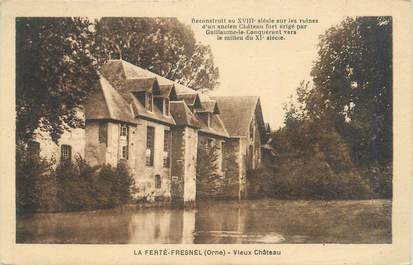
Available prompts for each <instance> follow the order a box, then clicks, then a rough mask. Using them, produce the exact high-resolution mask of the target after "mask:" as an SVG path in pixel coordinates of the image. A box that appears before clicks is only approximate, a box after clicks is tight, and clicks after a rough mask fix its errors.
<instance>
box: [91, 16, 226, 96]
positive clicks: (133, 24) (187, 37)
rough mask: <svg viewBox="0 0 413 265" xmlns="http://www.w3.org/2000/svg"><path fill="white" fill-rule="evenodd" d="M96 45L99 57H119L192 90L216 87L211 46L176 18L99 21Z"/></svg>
mask: <svg viewBox="0 0 413 265" xmlns="http://www.w3.org/2000/svg"><path fill="white" fill-rule="evenodd" d="M96 45H97V50H99V52H100V53H101V56H98V57H99V58H111V59H119V58H122V59H124V60H126V61H128V62H130V63H132V64H136V65H138V66H140V67H142V68H145V69H148V70H150V71H152V72H154V73H157V74H159V75H161V76H163V77H166V78H168V79H171V80H174V81H177V82H178V83H181V84H183V85H186V86H189V87H191V88H193V89H201V88H207V89H213V88H214V87H215V86H216V85H217V84H218V82H217V79H218V76H219V74H218V68H217V67H215V65H214V61H213V56H212V53H211V49H210V47H209V46H206V45H202V44H200V43H197V42H196V40H195V37H194V33H193V31H192V30H191V28H190V27H189V26H186V25H184V24H182V23H181V22H179V21H178V20H177V19H176V18H108V17H105V18H102V19H100V20H99V21H98V22H97V24H96Z"/></svg>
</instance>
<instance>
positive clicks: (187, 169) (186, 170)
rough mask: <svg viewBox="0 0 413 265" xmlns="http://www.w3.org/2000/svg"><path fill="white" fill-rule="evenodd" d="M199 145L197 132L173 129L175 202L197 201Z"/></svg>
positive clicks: (172, 193)
mask: <svg viewBox="0 0 413 265" xmlns="http://www.w3.org/2000/svg"><path fill="white" fill-rule="evenodd" d="M197 145H198V134H197V130H195V129H192V128H189V127H176V128H173V129H172V167H171V171H172V173H171V174H172V179H171V196H172V199H173V200H175V201H178V202H180V201H182V202H184V203H190V202H193V201H195V198H196V158H197Z"/></svg>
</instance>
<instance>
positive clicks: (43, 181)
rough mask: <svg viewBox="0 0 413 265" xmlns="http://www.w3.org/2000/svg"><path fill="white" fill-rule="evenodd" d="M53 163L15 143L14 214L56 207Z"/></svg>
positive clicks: (54, 208)
mask: <svg viewBox="0 0 413 265" xmlns="http://www.w3.org/2000/svg"><path fill="white" fill-rule="evenodd" d="M53 164H54V163H53V161H47V160H46V159H44V158H41V157H40V156H38V155H34V154H32V153H30V152H29V151H28V150H27V148H26V146H25V145H23V144H17V145H16V214H18V215H20V214H25V213H31V212H34V211H45V210H57V209H58V204H57V196H56V195H57V187H56V179H55V174H54V171H53Z"/></svg>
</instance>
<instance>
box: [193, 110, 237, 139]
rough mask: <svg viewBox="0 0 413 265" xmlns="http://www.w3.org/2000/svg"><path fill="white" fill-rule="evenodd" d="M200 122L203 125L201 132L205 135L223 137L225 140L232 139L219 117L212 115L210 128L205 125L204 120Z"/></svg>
mask: <svg viewBox="0 0 413 265" xmlns="http://www.w3.org/2000/svg"><path fill="white" fill-rule="evenodd" d="M199 122H200V123H201V124H202V127H201V130H200V131H201V132H203V133H206V134H212V135H216V136H221V137H225V138H228V137H230V135H229V134H228V132H227V130H226V129H225V126H224V123H223V122H222V120H221V118H220V117H219V115H211V126H210V127H208V125H207V124H205V123H204V122H203V121H202V120H199Z"/></svg>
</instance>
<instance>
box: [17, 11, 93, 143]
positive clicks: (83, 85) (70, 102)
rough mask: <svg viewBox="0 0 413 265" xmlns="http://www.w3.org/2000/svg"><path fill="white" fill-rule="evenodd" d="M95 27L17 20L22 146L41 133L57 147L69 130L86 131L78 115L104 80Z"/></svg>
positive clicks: (80, 20) (58, 20) (50, 20)
mask: <svg viewBox="0 0 413 265" xmlns="http://www.w3.org/2000/svg"><path fill="white" fill-rule="evenodd" d="M90 25H91V24H90V22H89V21H88V20H86V19H83V18H17V19H16V95H17V96H16V115H17V117H16V132H17V140H18V141H23V142H27V141H28V140H29V139H31V138H32V136H33V132H34V131H35V130H36V129H37V128H40V129H41V130H42V131H45V132H47V133H49V134H50V136H51V137H52V139H53V140H54V141H55V142H57V141H58V139H59V138H60V135H61V134H62V133H63V131H64V130H65V129H69V128H76V127H82V126H83V125H84V123H83V120H82V119H81V117H79V115H78V113H77V111H78V109H79V108H81V106H82V104H83V103H84V102H85V100H86V98H87V96H88V95H89V94H90V93H91V92H92V91H93V90H94V85H95V84H96V80H97V79H98V75H97V72H96V70H97V65H96V64H95V63H94V59H93V57H92V50H91V48H92V46H93V39H94V38H93V33H92V32H91V31H90ZM79 77H81V78H79Z"/></svg>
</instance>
